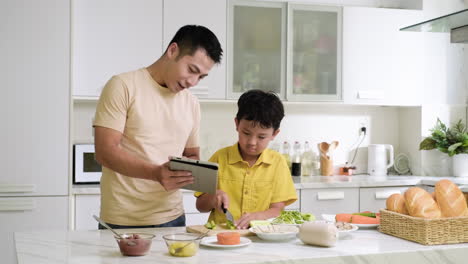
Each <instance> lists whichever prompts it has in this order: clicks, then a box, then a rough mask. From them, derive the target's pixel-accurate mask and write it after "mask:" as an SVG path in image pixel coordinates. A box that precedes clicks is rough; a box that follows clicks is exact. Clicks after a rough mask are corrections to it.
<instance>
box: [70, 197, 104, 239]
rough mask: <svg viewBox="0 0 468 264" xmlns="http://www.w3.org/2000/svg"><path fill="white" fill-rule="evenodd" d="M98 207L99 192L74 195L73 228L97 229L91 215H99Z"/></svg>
mask: <svg viewBox="0 0 468 264" xmlns="http://www.w3.org/2000/svg"><path fill="white" fill-rule="evenodd" d="M100 207H101V195H100V194H80V195H75V230H93V229H98V222H96V220H94V218H93V215H97V216H99V210H100Z"/></svg>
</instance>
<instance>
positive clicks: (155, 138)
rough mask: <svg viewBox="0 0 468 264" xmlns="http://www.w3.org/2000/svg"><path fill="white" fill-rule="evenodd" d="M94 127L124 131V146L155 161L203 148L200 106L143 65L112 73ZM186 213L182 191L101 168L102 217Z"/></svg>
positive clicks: (157, 218)
mask: <svg viewBox="0 0 468 264" xmlns="http://www.w3.org/2000/svg"><path fill="white" fill-rule="evenodd" d="M93 125H94V126H101V127H107V128H112V129H114V130H117V131H119V132H121V133H122V134H123V137H122V142H121V147H122V148H123V149H124V150H125V151H128V152H129V153H131V154H133V155H135V156H137V157H139V158H141V159H144V160H146V161H150V162H153V163H156V164H162V163H165V162H167V161H168V157H169V156H181V155H182V153H183V151H184V148H194V147H199V135H198V134H199V127H200V105H199V102H198V100H197V98H196V97H195V96H194V95H192V94H191V93H190V92H189V91H188V90H182V91H180V92H178V93H176V94H175V93H173V92H171V91H170V90H169V89H168V88H164V87H161V86H160V85H159V84H158V83H157V82H155V81H154V80H153V78H152V77H151V75H150V74H149V72H148V71H147V70H146V69H145V68H142V69H139V70H136V71H132V72H128V73H123V74H120V75H117V76H113V77H112V78H111V79H110V80H109V81H108V82H107V84H106V86H105V87H104V89H103V91H102V93H101V97H100V98H99V102H98V105H97V109H96V116H95V120H94V123H93ZM182 214H183V205H182V195H181V193H180V191H178V190H175V191H166V190H165V189H164V188H163V187H162V185H161V184H160V183H158V182H156V181H151V180H143V179H137V178H132V177H127V176H124V175H121V174H119V173H116V172H114V171H112V170H111V169H109V168H105V167H103V170H102V177H101V213H100V215H101V218H102V219H103V220H104V221H105V222H107V223H111V224H116V225H157V224H162V223H166V222H169V221H172V220H174V219H176V218H177V217H179V216H180V215H182Z"/></svg>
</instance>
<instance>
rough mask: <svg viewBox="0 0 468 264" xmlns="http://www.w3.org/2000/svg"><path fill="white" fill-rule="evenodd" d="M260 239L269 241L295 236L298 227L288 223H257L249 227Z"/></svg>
mask: <svg viewBox="0 0 468 264" xmlns="http://www.w3.org/2000/svg"><path fill="white" fill-rule="evenodd" d="M249 231H250V232H252V233H254V234H256V235H257V236H258V237H259V238H260V239H263V240H269V241H284V240H290V239H293V238H296V235H297V233H298V232H299V228H298V227H297V226H289V225H257V226H254V227H251V228H249Z"/></svg>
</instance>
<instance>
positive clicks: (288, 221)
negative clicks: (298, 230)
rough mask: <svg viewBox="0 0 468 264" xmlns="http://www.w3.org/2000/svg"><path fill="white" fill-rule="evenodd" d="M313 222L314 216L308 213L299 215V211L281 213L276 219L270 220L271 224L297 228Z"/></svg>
mask: <svg viewBox="0 0 468 264" xmlns="http://www.w3.org/2000/svg"><path fill="white" fill-rule="evenodd" d="M314 220H315V216H314V215H313V214H310V213H301V212H299V211H282V212H281V214H280V215H279V216H278V217H276V218H273V219H271V224H272V225H293V226H299V225H301V224H303V223H305V222H310V221H314Z"/></svg>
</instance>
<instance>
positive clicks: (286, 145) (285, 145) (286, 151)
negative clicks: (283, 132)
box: [282, 141, 291, 170]
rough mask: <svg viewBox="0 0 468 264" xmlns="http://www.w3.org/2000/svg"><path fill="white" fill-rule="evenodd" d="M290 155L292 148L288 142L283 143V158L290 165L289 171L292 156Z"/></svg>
mask: <svg viewBox="0 0 468 264" xmlns="http://www.w3.org/2000/svg"><path fill="white" fill-rule="evenodd" d="M289 153H290V147H289V143H288V141H284V142H283V152H282V154H283V156H284V159H285V160H286V163H288V167H289V170H291V156H290V155H289Z"/></svg>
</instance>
